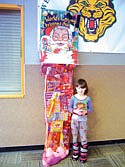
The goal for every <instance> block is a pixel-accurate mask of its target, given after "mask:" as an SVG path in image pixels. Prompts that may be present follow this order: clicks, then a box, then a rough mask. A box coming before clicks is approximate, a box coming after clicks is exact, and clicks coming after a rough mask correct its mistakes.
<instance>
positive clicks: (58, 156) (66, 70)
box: [40, 8, 78, 166]
mask: <svg viewBox="0 0 125 167" xmlns="http://www.w3.org/2000/svg"><path fill="white" fill-rule="evenodd" d="M72 19H73V20H74V26H72V27H70V20H69V15H68V12H66V11H60V10H51V9H45V8H41V22H40V62H41V73H42V76H44V77H45V90H44V102H45V122H46V134H45V136H46V138H45V147H44V151H43V156H42V162H43V166H50V165H54V164H56V163H58V162H59V161H61V160H62V159H64V158H65V157H67V156H68V154H69V148H70V136H71V135H70V133H71V130H70V122H71V114H70V112H69V111H68V103H69V99H70V98H71V96H72V95H73V85H72V78H73V68H74V67H75V65H76V64H78V53H77V50H78V49H77V48H78V28H77V26H76V25H77V22H75V20H76V21H77V16H75V15H74V17H73V18H72Z"/></svg>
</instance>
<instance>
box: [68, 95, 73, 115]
mask: <svg viewBox="0 0 125 167" xmlns="http://www.w3.org/2000/svg"><path fill="white" fill-rule="evenodd" d="M73 104H74V100H73V97H71V99H70V101H69V104H68V110H69V112H70V113H72V111H73Z"/></svg>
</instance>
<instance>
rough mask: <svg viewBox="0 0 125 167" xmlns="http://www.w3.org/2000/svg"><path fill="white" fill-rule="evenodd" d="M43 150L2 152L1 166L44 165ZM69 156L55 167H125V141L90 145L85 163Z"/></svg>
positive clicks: (0, 156)
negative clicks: (42, 159) (73, 159)
mask: <svg viewBox="0 0 125 167" xmlns="http://www.w3.org/2000/svg"><path fill="white" fill-rule="evenodd" d="M42 152H43V150H35V151H19V152H18V151H15V152H3V153H0V167H42V161H41V156H42ZM71 154H72V151H70V154H69V156H68V157H67V158H65V159H64V160H62V161H60V162H59V163H58V164H56V165H53V167H125V143H123V144H112V145H99V146H90V147H89V149H88V160H87V162H86V163H85V164H82V163H80V162H79V160H78V161H72V160H71Z"/></svg>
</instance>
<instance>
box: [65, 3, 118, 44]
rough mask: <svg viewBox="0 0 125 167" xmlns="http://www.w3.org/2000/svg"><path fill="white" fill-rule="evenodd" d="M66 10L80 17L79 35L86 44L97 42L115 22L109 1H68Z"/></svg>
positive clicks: (114, 15) (111, 4) (113, 10)
mask: <svg viewBox="0 0 125 167" xmlns="http://www.w3.org/2000/svg"><path fill="white" fill-rule="evenodd" d="M67 10H68V11H70V12H71V13H72V14H79V15H80V23H79V34H80V35H81V36H82V37H83V38H84V40H85V41H86V42H88V41H92V42H97V41H98V40H99V38H101V37H102V36H103V35H104V33H105V31H106V29H107V28H109V27H111V26H112V25H113V24H114V23H115V21H116V12H115V9H114V4H113V3H112V1H111V0H101V1H100V0H99V1H97V0H88V1H83V0H77V1H76V0H70V4H69V6H68V7H67Z"/></svg>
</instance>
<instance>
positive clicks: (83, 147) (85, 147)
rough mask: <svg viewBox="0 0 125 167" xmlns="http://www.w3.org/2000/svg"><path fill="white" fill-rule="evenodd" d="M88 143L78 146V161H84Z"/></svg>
mask: <svg viewBox="0 0 125 167" xmlns="http://www.w3.org/2000/svg"><path fill="white" fill-rule="evenodd" d="M87 152H88V145H87V144H84V145H81V147H80V162H82V163H85V162H86V161H87V156H88V153H87Z"/></svg>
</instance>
